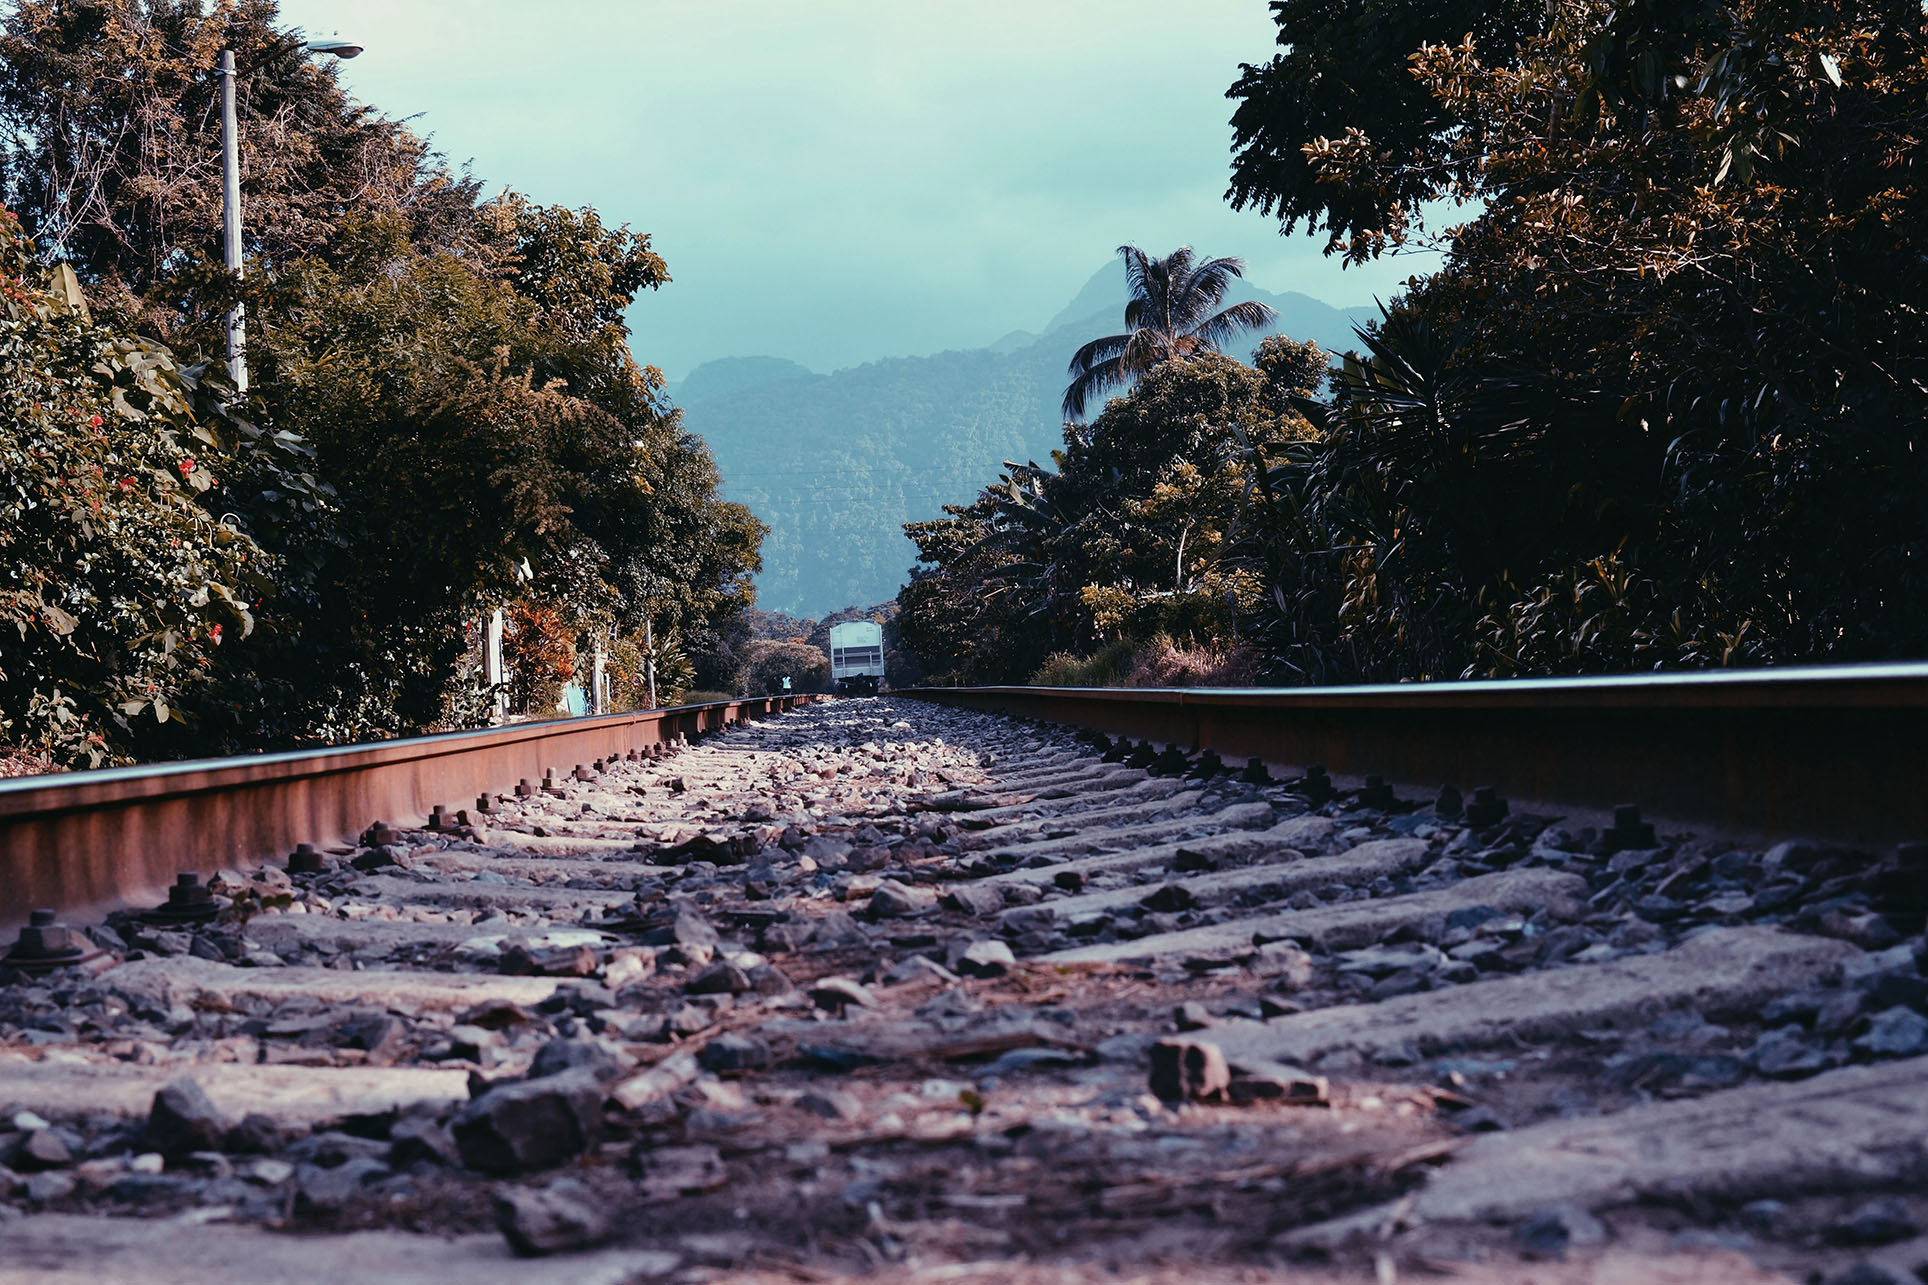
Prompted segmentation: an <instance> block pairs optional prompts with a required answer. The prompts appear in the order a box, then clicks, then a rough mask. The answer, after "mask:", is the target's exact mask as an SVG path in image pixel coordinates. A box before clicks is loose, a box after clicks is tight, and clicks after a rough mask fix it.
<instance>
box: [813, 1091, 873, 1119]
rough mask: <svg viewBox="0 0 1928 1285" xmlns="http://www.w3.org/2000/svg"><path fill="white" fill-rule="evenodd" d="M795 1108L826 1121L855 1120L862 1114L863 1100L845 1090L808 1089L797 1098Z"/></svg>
mask: <svg viewBox="0 0 1928 1285" xmlns="http://www.w3.org/2000/svg"><path fill="white" fill-rule="evenodd" d="M797 1108H798V1109H799V1110H802V1111H808V1112H809V1113H810V1114H811V1115H815V1116H821V1117H823V1118H824V1119H826V1120H840V1121H845V1120H855V1119H856V1118H857V1117H859V1116H861V1115H862V1114H863V1113H864V1104H863V1100H862V1099H860V1098H859V1097H858V1096H857V1095H856V1094H854V1093H851V1092H849V1091H848V1090H845V1089H808V1090H806V1091H805V1092H803V1093H802V1094H801V1095H799V1096H798V1098H797Z"/></svg>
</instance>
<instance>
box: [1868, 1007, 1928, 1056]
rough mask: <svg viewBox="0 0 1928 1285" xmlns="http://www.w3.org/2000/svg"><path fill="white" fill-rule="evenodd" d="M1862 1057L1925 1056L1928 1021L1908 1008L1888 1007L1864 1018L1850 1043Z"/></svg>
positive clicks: (1927, 1049) (1927, 1047) (1927, 1042)
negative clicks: (1864, 1024)
mask: <svg viewBox="0 0 1928 1285" xmlns="http://www.w3.org/2000/svg"><path fill="white" fill-rule="evenodd" d="M1854 1051H1855V1052H1856V1053H1858V1054H1860V1055H1861V1056H1863V1057H1914V1056H1916V1055H1917V1054H1921V1053H1928V1018H1924V1017H1923V1016H1922V1015H1921V1014H1919V1013H1917V1012H1915V1011H1914V1010H1913V1009H1911V1008H1899V1007H1897V1008H1890V1009H1886V1010H1884V1011H1882V1012H1879V1013H1876V1014H1875V1015H1874V1016H1873V1017H1871V1018H1869V1019H1868V1029H1867V1030H1866V1031H1864V1032H1862V1034H1861V1035H1860V1036H1859V1037H1857V1038H1856V1039H1855V1041H1854Z"/></svg>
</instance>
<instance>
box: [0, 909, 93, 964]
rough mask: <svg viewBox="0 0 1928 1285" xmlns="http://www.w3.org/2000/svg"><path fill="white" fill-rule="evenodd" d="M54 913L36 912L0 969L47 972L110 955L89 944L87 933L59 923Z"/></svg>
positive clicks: (4, 958) (2, 959)
mask: <svg viewBox="0 0 1928 1285" xmlns="http://www.w3.org/2000/svg"><path fill="white" fill-rule="evenodd" d="M55 919H56V916H55V915H54V912H53V911H51V910H47V909H40V910H35V911H33V912H32V913H31V914H29V915H28V918H27V924H26V926H25V927H24V928H22V929H21V930H20V937H19V939H18V940H17V941H15V942H14V944H13V949H11V950H9V951H8V952H7V953H6V954H5V955H0V967H5V968H12V969H15V970H16V971H19V972H22V973H46V972H52V971H53V970H54V969H56V968H72V967H73V966H74V965H76V964H85V963H87V962H88V961H90V960H95V959H99V958H100V957H101V956H102V955H105V954H106V953H107V952H106V951H104V950H102V949H101V948H100V947H98V946H96V945H94V943H93V942H91V941H89V940H88V939H87V937H86V936H85V934H83V933H79V932H76V931H75V930H74V929H72V928H69V927H68V926H67V925H66V924H63V923H57V922H55Z"/></svg>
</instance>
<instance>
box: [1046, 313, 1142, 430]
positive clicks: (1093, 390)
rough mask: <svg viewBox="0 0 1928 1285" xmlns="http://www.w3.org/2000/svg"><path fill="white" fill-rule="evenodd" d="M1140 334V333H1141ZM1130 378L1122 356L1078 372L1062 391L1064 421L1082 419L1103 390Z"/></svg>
mask: <svg viewBox="0 0 1928 1285" xmlns="http://www.w3.org/2000/svg"><path fill="white" fill-rule="evenodd" d="M1141 333H1142V332H1141ZM1129 378H1130V372H1129V371H1127V370H1126V368H1125V361H1124V358H1123V357H1122V356H1120V357H1114V358H1112V359H1111V360H1110V361H1107V362H1100V363H1099V364H1097V365H1095V366H1092V367H1091V368H1090V369H1088V370H1084V371H1081V372H1079V374H1078V376H1077V377H1076V378H1075V379H1073V380H1072V381H1071V384H1070V386H1069V387H1067V388H1066V389H1065V390H1064V415H1065V418H1066V419H1073V420H1079V419H1083V418H1084V413H1085V406H1086V405H1087V404H1088V403H1089V402H1090V401H1091V399H1092V398H1093V397H1094V396H1096V395H1097V394H1098V393H1100V392H1102V391H1103V390H1104V389H1107V388H1111V387H1114V386H1116V385H1118V384H1122V383H1124V382H1125V381H1126V380H1127V379H1129Z"/></svg>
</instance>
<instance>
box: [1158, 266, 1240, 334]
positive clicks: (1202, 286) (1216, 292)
mask: <svg viewBox="0 0 1928 1285" xmlns="http://www.w3.org/2000/svg"><path fill="white" fill-rule="evenodd" d="M1244 275H1245V260H1243V259H1234V258H1218V259H1207V260H1206V261H1205V262H1203V263H1201V264H1199V265H1198V266H1197V267H1195V268H1192V269H1191V270H1190V271H1188V272H1187V273H1186V274H1185V280H1184V282H1183V283H1182V284H1181V285H1180V287H1179V288H1178V290H1177V291H1175V295H1176V298H1177V301H1178V302H1179V303H1181V304H1182V306H1183V310H1184V312H1185V313H1186V314H1188V315H1187V316H1185V317H1184V318H1183V323H1184V324H1187V325H1189V324H1190V323H1191V322H1192V321H1194V320H1196V319H1197V318H1198V317H1201V316H1203V315H1205V314H1206V313H1208V312H1210V311H1211V310H1212V309H1214V308H1216V307H1218V305H1219V304H1220V303H1221V302H1223V301H1224V299H1225V291H1226V290H1227V289H1228V288H1229V287H1230V286H1231V284H1232V278H1234V277H1243V276H1244Z"/></svg>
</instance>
